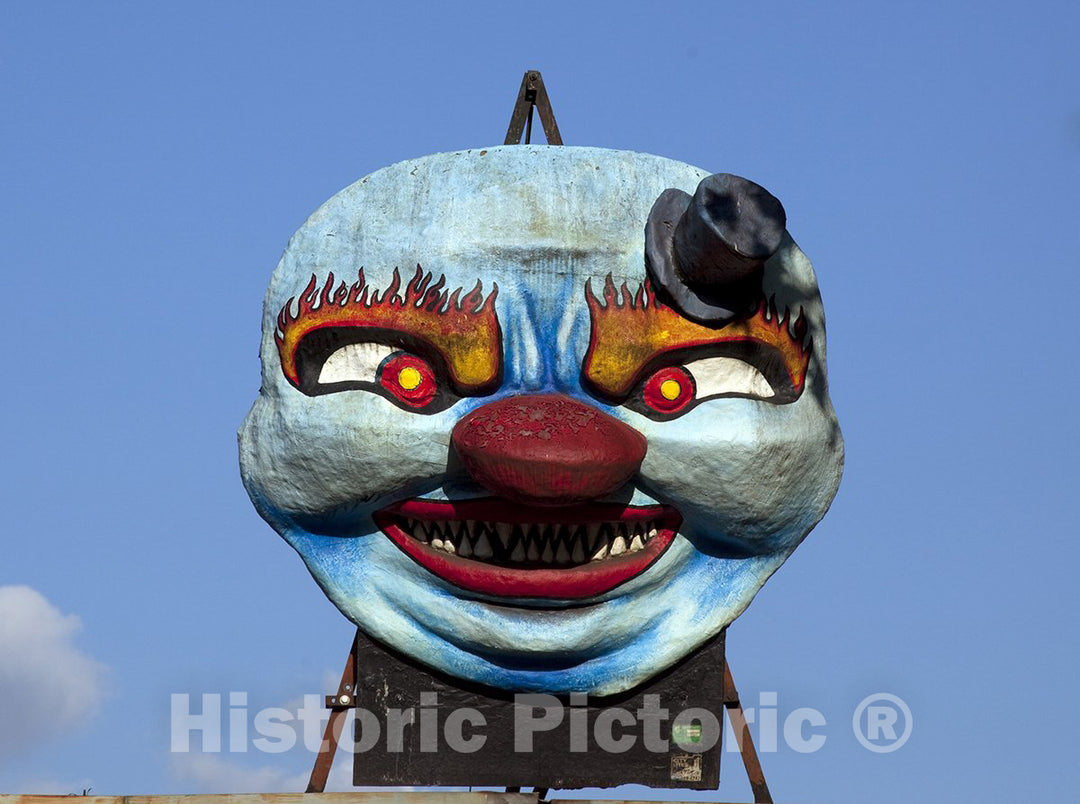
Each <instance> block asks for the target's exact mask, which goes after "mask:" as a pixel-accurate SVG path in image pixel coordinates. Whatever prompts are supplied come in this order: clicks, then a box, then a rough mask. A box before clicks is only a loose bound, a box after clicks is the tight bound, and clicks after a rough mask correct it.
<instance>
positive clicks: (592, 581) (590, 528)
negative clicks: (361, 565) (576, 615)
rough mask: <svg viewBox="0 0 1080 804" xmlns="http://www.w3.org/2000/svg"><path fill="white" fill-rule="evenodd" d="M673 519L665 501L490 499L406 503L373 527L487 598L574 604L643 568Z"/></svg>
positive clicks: (676, 519) (656, 554) (673, 527)
mask: <svg viewBox="0 0 1080 804" xmlns="http://www.w3.org/2000/svg"><path fill="white" fill-rule="evenodd" d="M681 522H682V517H681V516H680V515H679V512H678V511H676V510H675V509H674V508H672V507H670V506H666V505H650V506H627V505H617V504H610V503H594V504H587V505H576V506H572V507H560V508H543V507H533V506H526V505H521V504H520V503H513V502H510V501H507V500H503V499H498V498H486V499H477V500H466V501H455V502H443V501H435V500H424V499H413V500H406V501H405V502H402V503H398V504H396V505H393V506H390V507H389V508H384V509H382V510H381V511H378V512H377V513H376V514H375V523H376V524H377V525H378V526H379V528H380V529H382V531H383V533H385V534H386V535H387V536H388V537H389V538H390V539H391V540H392V541H393V542H394V544H396V545H397V546H398V547H399V548H400V549H401V550H402V551H404V552H405V553H406V554H407V555H408V556H409V557H410V558H412V559H413V560H414V561H416V563H418V564H419V565H420V566H422V567H424V568H425V569H426V570H428V571H429V572H432V573H434V574H435V575H437V576H439V577H440V578H442V579H444V580H446V581H448V582H450V583H452V584H453V585H455V586H457V587H460V588H462V589H465V590H468V591H470V592H476V593H480V594H484V595H491V596H494V597H513V598H530V599H547V600H582V599H586V598H591V597H595V596H597V595H601V594H604V593H605V592H609V591H611V590H612V589H614V588H615V587H617V586H619V585H620V584H622V583H625V582H626V581H628V580H630V579H631V578H634V577H636V576H638V575H640V574H641V573H642V572H644V571H645V570H646V569H648V568H649V567H650V566H651V565H652V564H653V563H654V562H655V561H656V560H657V559H658V558H660V556H661V555H663V553H664V551H665V550H666V549H667V548H668V546H669V545H670V544H671V542H672V541H673V540H674V538H675V534H676V533H677V532H678V529H679V525H680V524H681Z"/></svg>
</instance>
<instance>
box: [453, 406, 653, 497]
mask: <svg viewBox="0 0 1080 804" xmlns="http://www.w3.org/2000/svg"><path fill="white" fill-rule="evenodd" d="M451 440H452V441H453V444H454V448H455V449H456V450H457V453H458V455H459V456H460V457H461V462H462V464H463V465H464V467H465V469H466V470H467V471H468V473H469V474H470V475H471V476H472V478H473V479H474V480H475V481H477V482H478V483H480V484H481V485H482V486H484V487H485V488H486V489H488V490H489V491H492V492H494V493H495V494H498V495H499V496H500V497H505V498H507V499H510V500H516V501H518V502H522V503H529V504H533V505H570V504H573V503H579V502H584V501H586V500H594V499H597V498H599V497H603V496H604V495H605V494H608V493H609V492H612V491H614V490H615V489H617V488H619V487H620V486H622V485H623V484H624V483H626V481H627V480H629V479H630V478H631V477H632V476H633V474H634V473H635V472H636V471H637V470H638V467H639V466H641V461H642V459H643V458H644V457H645V450H646V449H647V448H648V442H647V441H646V440H645V436H643V435H642V434H641V433H639V432H638V431H637V430H635V429H634V428H633V427H630V426H629V425H627V424H623V423H622V422H620V421H619V420H618V419H615V418H613V417H612V416H609V415H608V414H606V413H604V412H603V411H601V410H598V409H597V408H594V407H591V406H589V405H585V404H583V403H581V402H578V401H576V400H574V399H571V398H570V397H566V396H560V395H558V394H533V395H527V396H512V397H507V398H506V399H500V400H499V401H497V402H491V403H490V404H487V405H484V406H483V407H480V408H477V409H476V410H474V411H472V413H469V414H468V415H467V416H465V417H463V418H462V419H461V420H460V421H459V422H458V423H457V424H456V425H455V426H454V431H453V434H452V436H451Z"/></svg>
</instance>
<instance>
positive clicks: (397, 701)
mask: <svg viewBox="0 0 1080 804" xmlns="http://www.w3.org/2000/svg"><path fill="white" fill-rule="evenodd" d="M724 636H725V635H724V633H723V632H722V633H721V634H720V635H718V636H717V637H716V638H714V639H713V640H712V641H710V642H709V643H708V644H706V645H705V646H704V647H703V648H701V649H700V650H699V651H697V652H696V653H694V654H693V655H692V656H691V657H689V658H688V659H687V660H685V661H684V662H682V663H680V664H679V665H678V666H677V667H674V668H672V669H670V670H668V671H666V672H665V673H662V674H660V675H659V676H656V677H654V678H653V679H651V680H650V681H648V682H646V683H645V684H643V685H641V686H639V687H637V688H636V689H634V690H631V691H629V692H626V693H622V694H620V695H614V696H609V697H605V698H588V699H585V696H573V697H571V696H556V697H557V698H558V703H559V705H560V707H561V712H562V718H561V720H560V721H559V723H558V725H554V726H553V727H552V728H550V730H544V731H539V730H535V731H533V730H531V729H530V728H528V724H529V723H530V722H531V721H530V717H532V716H541V713H543V714H544V715H548V714H550V717H551V721H552V722H553V721H554V720H555V717H554V712H555V711H560V710H557V709H555V708H554V707H553V708H552V710H551V711H550V713H549V712H548V711H546V710H543V709H541V708H539V707H537V708H535V709H533V708H531V707H529V706H525V705H524V703H523V701H522V699H521V698H517V699H515V694H514V693H510V692H506V691H503V690H496V689H492V688H488V687H482V686H480V685H475V684H468V683H465V682H462V681H461V680H459V679H454V678H451V677H449V676H446V675H444V674H441V673H438V672H434V671H432V670H429V669H428V668H426V667H424V666H423V665H421V664H419V663H418V662H416V661H415V660H413V659H411V658H409V657H406V656H403V655H400V654H397V653H396V652H392V651H390V650H388V649H387V648H385V647H383V646H381V645H379V644H378V643H375V642H374V641H372V640H370V639H369V638H367V637H365V636H363V635H360V636H358V639H357V643H356V644H357V653H356V668H357V679H356V695H357V698H356V703H357V707H358V717H357V723H356V733H355V735H354V741H355V745H356V746H358V747H359V748H361V749H365V750H362V751H358V752H357V753H356V754H355V757H354V764H353V783H354V784H356V785H417V786H428V785H440V786H443V785H445V786H457V785H474V786H500V787H522V786H530V787H544V788H553V789H562V790H564V789H570V788H576V787H614V786H616V785H620V784H628V783H637V784H644V785H648V786H650V787H658V788H686V789H703V790H704V789H716V787H717V786H718V785H719V781H720V756H721V740H720V739H719V738H720V733H722V730H717V732H718V733H716V734H715V736H716V741H715V744H714V745H712V746H711V747H709V748H708V750H700V749H703V748H705V747H706V745H705V742H702V741H703V740H706V741H708V740H709V738H710V737H711V736H712V735H711V734H710V733H709V730H708V729H698V730H696V733H695V728H694V726H693V725H689V726H687V725H685V724H680V726H679V727H678V728H677V729H676V731H677V732H678V734H677V736H678V737H679V739H680V740H681V741H682V742H683V743H684V745H685V746H686V747H687V749H688V750H684V748H682V747H680V746H679V745H678V744H677V743H676V742H675V741H673V740H672V736H673V735H672V732H673V721H674V719H675V717H676V715H678V714H679V713H681V712H684V711H685V710H687V709H691V708H701V709H705V710H707V711H708V712H709V713H711V715H712V716H713V717H714V718H715V720H716V721H717V722H718V723H720V724H722V717H723V708H724ZM646 695H649V696H657V697H656V698H653V699H651V704H652V705H651V706H650V707H648V708H646V703H647V701H646V699H645V696H646ZM583 699H584V700H583ZM548 702H549V703H551V704H554V701H550V700H549V701H548ZM515 704H517V705H516V706H515ZM466 708H467V709H469V710H471V711H472V712H474V713H477V714H478V715H479V717H480V718H482V724H480V725H473V726H471V727H469V728H466V729H465V730H464V736H465V737H466V738H469V737H475V736H476V735H482V736H483V737H484V740H483V745H482V746H480V747H479V749H478V750H475V751H471V752H462V751H459V750H455V749H454V748H453V747H451V745H450V744H449V741H448V739H447V734H448V733H456V729H450V730H449V731H448V729H447V718H449V717H451V715H452V714H453V713H454V712H455V711H460V710H464V709H466ZM616 709H619V710H623V711H625V712H628V713H630V715H631V716H632V719H633V722H632V723H631V722H630V720H628V719H627V716H626V715H624V714H622V713H619V712H615V710H616ZM359 710H363V713H361V712H360V711H359ZM664 710H667V717H666V718H662V717H661V716H660V713H662V712H664ZM642 712H646V714H645V715H644V717H643V716H642V714H641V713H642ZM605 713H606V714H605ZM470 717H473V716H470ZM474 719H475V718H474ZM621 721H626V723H621ZM646 721H648V723H649V724H650V725H648V726H646ZM598 722H601V723H603V724H605V726H604V728H601V729H600V730H599V733H600V734H601V735H603V734H605V733H606V727H607V726H608V725H611V724H613V723H614V724H615V725H614V728H613V729H612V734H613V736H614V738H615V739H620V738H626V737H628V736H630V735H633V736H634V740H633V744H632V745H630V746H628V747H626V748H625V750H620V751H618V752H614V751H611V750H605V749H604V747H603V745H602V744H601V740H603V741H604V742H606V740H605V739H603V737H601V738H598V737H597V733H598V732H597V723H598ZM457 723H459V724H460V720H459V721H457ZM523 724H525V726H526V727H525V729H524V730H525V731H526V732H530V733H531V734H532V750H523V749H524V747H525V744H526V741H525V740H524V739H523V738H522V737H521V733H522V728H523ZM646 728H648V729H650V730H651V731H650V732H649V734H650V740H649V742H650V747H652V748H655V747H656V746H657V745H659V744H660V741H662V742H664V743H667V745H666V750H662V751H654V750H649V747H647V746H646V740H645V730H646ZM365 729H367V731H366V732H365ZM515 729H516V730H517V734H518V739H519V742H518V743H515ZM376 735H377V737H376ZM392 735H393V736H392ZM397 735H400V744H397V743H396V740H397V739H398V737H397ZM373 737H374V738H375V739H373ZM695 741H696V742H695ZM620 747H621V746H620Z"/></svg>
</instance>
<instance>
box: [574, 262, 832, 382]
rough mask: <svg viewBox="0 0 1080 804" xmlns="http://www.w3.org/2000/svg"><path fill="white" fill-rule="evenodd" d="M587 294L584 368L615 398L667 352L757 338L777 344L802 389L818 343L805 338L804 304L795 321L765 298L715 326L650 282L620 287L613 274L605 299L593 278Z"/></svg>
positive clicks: (763, 343) (749, 341) (762, 342)
mask: <svg viewBox="0 0 1080 804" xmlns="http://www.w3.org/2000/svg"><path fill="white" fill-rule="evenodd" d="M585 300H586V302H588V305H589V315H590V319H591V331H590V335H589V350H588V352H587V353H586V354H585V359H584V360H583V361H582V365H581V371H582V374H583V376H584V377H585V379H586V380H588V382H589V383H590V384H591V385H592V386H593V387H594V388H595V389H596V390H597V391H598V392H599V393H600V394H602V395H603V396H606V397H608V398H610V399H614V400H619V399H623V398H625V397H626V396H627V394H629V393H630V391H631V390H632V389H633V387H634V386H635V385H636V384H637V383H638V381H639V380H640V379H641V377H642V374H643V373H644V372H645V371H646V369H648V368H650V367H651V366H652V365H653V364H654V363H655V361H656V360H657V358H659V357H660V356H661V355H663V354H664V353H665V352H674V351H678V350H684V349H691V348H694V347H702V346H705V347H707V346H710V345H713V344H723V343H732V344H738V343H742V344H757V345H761V346H766V347H771V348H772V349H774V350H776V352H778V353H779V355H780V357H781V358H782V359H783V366H784V369H785V371H786V373H787V376H788V379H789V380H790V381H791V385H792V388H793V390H794V391H795V393H796V394H799V393H801V392H802V388H803V383H804V382H805V380H806V368H807V366H808V365H809V362H810V352H811V346H812V345H811V344H804V340H805V338H806V319H805V316H804V315H803V314H802V311H801V310H800V311H799V317H798V318H797V319H796V320H795V322H794V323H793V324H791V323H790V319H791V316H790V311H789V310H785V311H784V315H783V316H780V315H778V314H777V310H776V307H775V303H774V302H769V301H767V300H766V299H764V298H762V299H761V302H760V303H759V304H758V306H757V310H756V311H755V312H754V313H753V315H751V316H749V317H748V318H742V319H737V320H735V321H732V322H731V323H730V324H727V325H726V326H724V327H722V328H721V329H712V328H710V327H706V326H703V325H701V324H696V323H694V322H693V321H690V320H688V319H686V318H683V317H682V316H681V315H679V313H678V312H677V311H675V310H673V309H672V308H671V307H668V306H667V305H665V304H664V303H662V302H661V301H660V300H659V299H657V298H656V294H655V293H654V292H653V289H652V287H651V285H650V284H649V283H648V282H646V283H645V284H643V285H639V286H638V289H637V292H636V293H634V294H631V293H630V291H629V289H628V288H627V287H626V283H625V282H624V283H623V285H622V288H621V292H620V290H619V289H617V288H616V287H615V283H614V282H613V281H612V279H611V275H610V274H608V276H607V279H606V281H605V282H604V298H603V301H601V300H600V299H598V298H596V297H595V296H594V295H593V291H592V285H591V282H590V281H588V280H586V282H585Z"/></svg>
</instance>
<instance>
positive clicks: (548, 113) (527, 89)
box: [503, 70, 563, 145]
mask: <svg viewBox="0 0 1080 804" xmlns="http://www.w3.org/2000/svg"><path fill="white" fill-rule="evenodd" d="M534 109H535V110H536V111H537V112H538V113H539V115H540V122H541V123H542V124H543V126H544V136H545V137H547V142H548V145H562V144H563V141H562V134H560V133H559V125H558V123H556V122H555V113H554V112H553V111H552V110H551V100H550V99H549V98H548V94H547V89H545V88H544V79H543V78H542V77H541V76H540V71H539V70H526V71H525V76H524V77H523V78H522V79H521V89H519V90H518V96H517V102H516V103H515V104H514V111H513V113H512V114H511V115H510V127H509V128H508V129H506V140H505V142H504V143H503V144H504V145H520V144H521V135H522V132H524V134H525V145H528V144H529V141H530V140H531V139H532V120H533V110H534Z"/></svg>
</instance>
